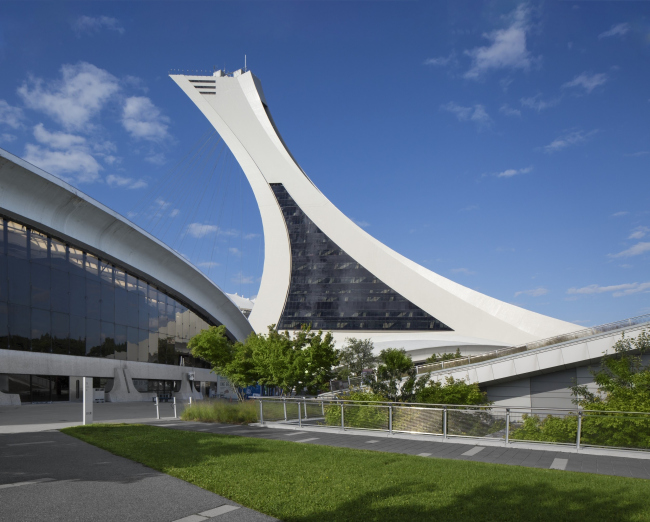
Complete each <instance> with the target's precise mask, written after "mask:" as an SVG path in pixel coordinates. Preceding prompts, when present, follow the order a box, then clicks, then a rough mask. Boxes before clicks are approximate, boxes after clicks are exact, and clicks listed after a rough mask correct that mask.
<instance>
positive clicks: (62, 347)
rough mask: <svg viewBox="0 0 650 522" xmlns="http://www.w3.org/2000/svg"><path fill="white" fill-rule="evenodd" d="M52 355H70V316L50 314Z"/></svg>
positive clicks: (56, 313)
mask: <svg viewBox="0 0 650 522" xmlns="http://www.w3.org/2000/svg"><path fill="white" fill-rule="evenodd" d="M52 353H58V354H62V355H68V354H69V353H70V316H69V315H68V314H62V313H58V312H52Z"/></svg>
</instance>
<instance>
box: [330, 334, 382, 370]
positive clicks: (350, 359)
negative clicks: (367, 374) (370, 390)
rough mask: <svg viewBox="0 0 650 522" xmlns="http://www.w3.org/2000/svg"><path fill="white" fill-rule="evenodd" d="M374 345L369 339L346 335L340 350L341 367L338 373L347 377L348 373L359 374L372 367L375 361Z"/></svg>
mask: <svg viewBox="0 0 650 522" xmlns="http://www.w3.org/2000/svg"><path fill="white" fill-rule="evenodd" d="M373 349H374V346H373V344H372V341H371V340H370V339H356V338H354V337H348V338H347V339H346V340H345V346H343V348H342V349H341V351H340V356H341V365H343V366H342V368H341V370H340V371H339V375H340V377H341V378H343V379H347V378H348V377H349V376H350V375H353V376H360V375H361V374H362V372H363V370H366V369H368V368H372V366H373V365H374V364H375V362H376V361H377V357H375V356H374V355H373V353H372V352H373Z"/></svg>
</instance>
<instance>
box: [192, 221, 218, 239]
mask: <svg viewBox="0 0 650 522" xmlns="http://www.w3.org/2000/svg"><path fill="white" fill-rule="evenodd" d="M217 232H219V227H218V226H217V225H206V224H204V223H190V224H189V225H187V229H186V230H185V233H186V234H188V235H190V236H192V237H195V238H197V239H198V238H202V237H205V236H209V235H211V234H216V233H217Z"/></svg>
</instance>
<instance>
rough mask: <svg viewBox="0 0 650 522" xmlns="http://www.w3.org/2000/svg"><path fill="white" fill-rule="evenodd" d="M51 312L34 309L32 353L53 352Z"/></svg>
mask: <svg viewBox="0 0 650 522" xmlns="http://www.w3.org/2000/svg"><path fill="white" fill-rule="evenodd" d="M51 332H52V326H51V324H50V312H49V311H48V310H39V309H37V308H32V352H42V353H51V352H52V335H51Z"/></svg>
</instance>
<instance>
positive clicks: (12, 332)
mask: <svg viewBox="0 0 650 522" xmlns="http://www.w3.org/2000/svg"><path fill="white" fill-rule="evenodd" d="M208 326H209V324H208V323H207V322H206V321H204V320H203V319H202V318H201V317H199V316H198V315H197V314H196V313H195V312H193V311H192V310H190V309H189V308H188V307H187V306H185V305H183V304H181V303H180V302H179V301H178V300H176V299H174V298H172V297H171V296H169V295H167V294H166V293H164V292H162V291H161V290H160V289H158V288H156V287H155V286H154V285H153V284H151V283H149V282H147V281H145V280H144V279H142V278H138V277H136V276H134V275H133V274H131V273H129V272H128V271H127V270H125V269H124V268H122V267H120V266H117V265H115V264H112V263H109V262H107V261H105V260H103V259H101V258H99V257H98V256H96V255H94V254H93V253H92V252H88V251H84V250H82V249H80V248H77V247H76V246H75V245H73V244H70V243H68V242H63V241H60V240H58V239H56V238H54V237H51V236H50V235H47V234H44V233H42V232H39V231H38V230H35V229H33V228H31V227H28V226H25V225H22V224H20V223H17V222H15V221H12V220H10V219H3V218H1V217H0V349H9V350H23V351H32V352H43V353H55V354H64V355H77V356H89V357H106V358H111V359H122V360H127V361H140V362H148V363H162V364H176V365H178V364H180V360H181V357H184V358H185V364H186V365H188V366H204V364H202V363H201V361H195V360H194V359H192V358H191V356H190V355H189V351H188V350H187V342H188V341H189V340H190V338H191V337H192V336H194V335H196V334H197V333H198V332H199V331H201V330H202V329H205V328H207V327H208Z"/></svg>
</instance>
